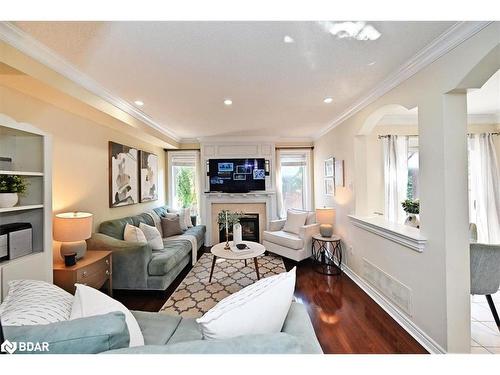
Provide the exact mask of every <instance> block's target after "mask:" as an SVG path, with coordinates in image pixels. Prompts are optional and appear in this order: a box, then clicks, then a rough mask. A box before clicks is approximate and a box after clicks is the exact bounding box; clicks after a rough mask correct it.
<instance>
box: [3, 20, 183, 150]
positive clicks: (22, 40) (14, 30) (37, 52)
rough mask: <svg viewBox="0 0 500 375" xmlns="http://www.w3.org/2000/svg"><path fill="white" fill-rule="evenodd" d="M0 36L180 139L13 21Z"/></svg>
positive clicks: (121, 108)
mask: <svg viewBox="0 0 500 375" xmlns="http://www.w3.org/2000/svg"><path fill="white" fill-rule="evenodd" d="M0 40H3V41H4V42H6V43H8V44H10V45H11V46H13V47H14V48H16V49H18V50H19V51H21V52H23V53H24V54H26V55H28V56H30V57H31V58H33V59H35V60H36V61H38V62H39V63H41V64H43V65H45V66H47V67H49V68H50V69H52V70H54V71H55V72H57V73H59V74H61V75H62V76H64V77H65V78H67V79H69V80H71V81H72V82H74V83H76V84H78V85H79V86H81V87H83V88H85V89H86V90H88V91H90V92H91V93H92V94H94V95H96V96H98V97H99V98H101V99H103V100H105V101H106V102H108V103H110V104H112V105H113V106H115V107H116V108H118V109H120V110H122V111H124V112H125V113H127V114H129V115H130V116H132V117H134V118H135V119H137V120H139V121H142V122H143V123H145V124H146V125H148V126H149V127H151V128H153V129H155V130H157V131H159V132H160V133H162V134H164V135H166V136H168V137H170V138H172V139H174V140H175V141H177V142H179V141H180V140H181V139H180V137H178V136H177V135H176V134H175V133H174V132H173V131H172V130H170V129H167V128H165V126H162V125H160V124H159V123H157V122H156V121H154V120H153V119H152V118H151V117H150V116H149V115H147V114H146V113H144V112H142V111H141V110H139V109H138V108H136V107H135V106H133V105H132V104H130V103H129V102H128V101H126V100H124V99H122V98H120V97H119V96H118V95H115V94H114V93H112V92H110V91H109V90H107V89H105V88H104V87H103V86H101V85H100V84H99V83H97V82H96V81H94V80H93V79H92V78H90V77H89V76H87V75H86V74H84V73H82V72H81V71H79V70H78V69H77V68H76V67H75V66H74V65H72V64H70V63H69V62H68V61H66V60H65V59H63V58H62V57H61V56H59V55H58V54H56V53H55V52H54V51H52V50H51V49H50V48H48V47H47V46H45V45H44V44H42V43H40V42H39V41H37V40H36V39H35V38H33V37H32V36H30V35H29V34H27V33H25V32H24V31H22V30H21V29H19V28H18V27H16V26H14V25H13V24H12V23H10V22H5V21H2V22H0Z"/></svg>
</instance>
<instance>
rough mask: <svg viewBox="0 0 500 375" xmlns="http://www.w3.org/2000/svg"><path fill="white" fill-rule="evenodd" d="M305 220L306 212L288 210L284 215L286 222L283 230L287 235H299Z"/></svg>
mask: <svg viewBox="0 0 500 375" xmlns="http://www.w3.org/2000/svg"><path fill="white" fill-rule="evenodd" d="M306 219H307V212H306V211H303V212H299V211H293V210H288V211H287V213H286V221H285V225H284V226H283V230H284V231H285V232H289V233H295V234H299V232H300V227H302V226H303V225H304V224H305V222H306Z"/></svg>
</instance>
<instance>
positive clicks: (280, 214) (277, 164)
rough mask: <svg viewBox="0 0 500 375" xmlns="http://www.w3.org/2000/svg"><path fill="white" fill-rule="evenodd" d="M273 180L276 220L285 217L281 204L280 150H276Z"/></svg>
mask: <svg viewBox="0 0 500 375" xmlns="http://www.w3.org/2000/svg"><path fill="white" fill-rule="evenodd" d="M274 164H275V166H274V170H275V178H276V208H277V213H276V214H277V215H278V218H279V219H281V218H284V217H285V216H286V214H285V209H284V204H283V182H282V180H281V150H276V159H275V162H274Z"/></svg>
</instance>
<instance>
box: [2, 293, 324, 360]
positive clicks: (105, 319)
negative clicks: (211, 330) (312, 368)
mask: <svg viewBox="0 0 500 375" xmlns="http://www.w3.org/2000/svg"><path fill="white" fill-rule="evenodd" d="M132 314H133V315H134V317H135V318H136V320H137V323H138V324H139V327H140V329H141V331H142V334H143V336H144V343H145V345H144V346H136V347H132V348H129V347H128V343H129V332H128V329H127V325H126V323H125V315H124V314H123V313H122V312H112V313H109V314H105V315H98V316H92V317H88V318H80V319H75V320H68V321H63V322H57V323H51V324H47V325H38V326H18V327H13V326H12V327H4V331H5V337H6V339H8V340H10V341H13V342H14V341H15V342H18V341H24V342H28V341H29V342H47V343H48V344H49V349H50V350H49V351H48V352H41V354H94V353H104V354H108V353H109V354H321V353H323V351H322V349H321V346H320V345H319V342H318V339H317V338H316V335H315V333H314V329H313V326H312V324H311V320H310V319H309V316H308V314H307V311H306V308H305V306H304V305H302V304H300V303H296V302H293V303H292V305H291V306H290V310H289V311H288V315H287V317H286V320H285V323H284V325H283V328H282V329H281V332H277V333H271V334H255V335H243V336H238V337H234V338H230V339H225V340H204V339H203V338H202V335H201V331H200V329H199V327H198V324H197V323H196V320H195V319H188V318H181V317H180V316H173V315H166V314H161V313H151V312H140V311H132Z"/></svg>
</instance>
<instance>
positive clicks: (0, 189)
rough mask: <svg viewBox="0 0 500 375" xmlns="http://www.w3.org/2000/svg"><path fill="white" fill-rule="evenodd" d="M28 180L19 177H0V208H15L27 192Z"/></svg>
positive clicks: (4, 175) (3, 175)
mask: <svg viewBox="0 0 500 375" xmlns="http://www.w3.org/2000/svg"><path fill="white" fill-rule="evenodd" d="M27 187H28V183H27V182H26V179H25V178H24V177H21V176H17V175H6V174H2V175H0V208H8V207H14V206H15V205H16V204H17V202H18V201H19V196H20V195H23V194H24V193H25V192H26V188H27Z"/></svg>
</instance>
